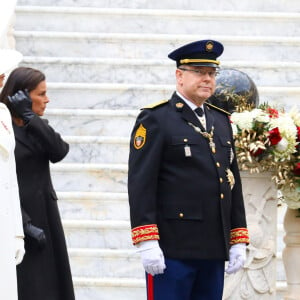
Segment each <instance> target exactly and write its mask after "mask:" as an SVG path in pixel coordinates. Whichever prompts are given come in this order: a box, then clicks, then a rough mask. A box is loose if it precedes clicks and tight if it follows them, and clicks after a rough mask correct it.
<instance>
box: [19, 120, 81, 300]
mask: <svg viewBox="0 0 300 300" xmlns="http://www.w3.org/2000/svg"><path fill="white" fill-rule="evenodd" d="M14 132H15V138H16V148H15V156H16V167H17V177H18V183H19V193H20V200H21V206H22V210H23V223H26V222H28V221H31V222H32V224H33V225H35V226H37V227H40V228H42V229H43V230H44V232H45V235H46V239H47V243H46V246H45V248H43V249H40V248H39V247H38V245H37V243H36V242H35V241H34V240H33V239H32V238H30V237H28V236H27V237H25V251H26V253H25V256H24V259H23V262H22V263H21V264H20V265H18V267H17V275H18V295H19V300H54V299H55V300H73V299H75V297H74V291H73V283H72V277H71V272H70V265H69V259H68V254H67V248H66V242H65V237H64V232H63V228H62V224H61V219H60V215H59V211H58V206H57V196H56V193H55V191H54V189H53V186H52V182H51V175H50V168H49V162H52V163H55V162H58V161H60V160H62V159H63V158H64V157H65V156H66V154H67V153H68V151H69V145H68V144H67V143H66V142H64V141H63V140H62V139H61V137H60V135H59V134H58V133H56V132H55V131H54V130H53V129H52V128H51V127H50V126H49V125H48V122H47V121H46V120H42V119H41V118H39V117H38V116H35V117H34V118H33V119H31V120H30V122H29V123H28V124H27V125H26V126H24V127H17V126H15V125H14Z"/></svg>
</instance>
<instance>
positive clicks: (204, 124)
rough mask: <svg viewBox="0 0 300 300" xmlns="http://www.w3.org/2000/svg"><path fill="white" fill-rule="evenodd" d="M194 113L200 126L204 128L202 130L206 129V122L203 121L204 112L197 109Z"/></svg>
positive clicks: (199, 108)
mask: <svg viewBox="0 0 300 300" xmlns="http://www.w3.org/2000/svg"><path fill="white" fill-rule="evenodd" d="M195 113H196V114H197V115H198V116H199V120H200V122H201V124H202V126H203V127H204V129H206V120H205V114H204V111H203V109H202V108H201V107H197V108H196V109H195Z"/></svg>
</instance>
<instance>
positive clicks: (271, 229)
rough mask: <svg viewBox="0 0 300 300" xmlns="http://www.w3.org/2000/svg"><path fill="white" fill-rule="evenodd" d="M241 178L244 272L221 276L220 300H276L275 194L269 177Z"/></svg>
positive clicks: (243, 173) (247, 174)
mask: <svg viewBox="0 0 300 300" xmlns="http://www.w3.org/2000/svg"><path fill="white" fill-rule="evenodd" d="M241 177H242V183H243V194H244V201H245V208H246V215H247V223H248V229H249V234H250V244H249V245H248V247H247V261H246V264H245V266H244V268H243V269H242V270H240V271H239V272H237V273H235V274H232V275H226V276H225V288H224V295H223V299H224V300H225V299H230V300H238V299H251V300H256V299H259V300H263V299H268V300H272V299H276V237H277V191H276V189H275V185H274V183H273V182H272V180H271V177H272V176H271V173H261V174H250V173H249V172H241Z"/></svg>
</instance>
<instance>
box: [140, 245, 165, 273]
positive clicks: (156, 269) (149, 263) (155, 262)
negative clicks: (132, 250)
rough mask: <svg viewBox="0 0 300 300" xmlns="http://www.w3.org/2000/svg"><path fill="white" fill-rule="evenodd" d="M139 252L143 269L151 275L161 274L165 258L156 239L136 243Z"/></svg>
mask: <svg viewBox="0 0 300 300" xmlns="http://www.w3.org/2000/svg"><path fill="white" fill-rule="evenodd" d="M136 247H137V252H139V253H140V255H141V259H142V263H143V266H144V269H145V271H146V272H147V273H149V274H151V275H152V276H154V275H157V274H162V273H163V272H164V269H165V268H166V265H165V258H164V255H163V252H162V251H161V249H160V247H159V244H158V241H157V240H150V241H144V242H140V243H138V244H137V245H136Z"/></svg>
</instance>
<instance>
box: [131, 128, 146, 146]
mask: <svg viewBox="0 0 300 300" xmlns="http://www.w3.org/2000/svg"><path fill="white" fill-rule="evenodd" d="M146 133H147V129H146V128H145V127H144V126H143V124H140V126H139V128H138V129H137V131H136V133H135V136H134V141H133V146H134V148H135V149H141V148H142V147H143V146H144V145H145V143H146Z"/></svg>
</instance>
